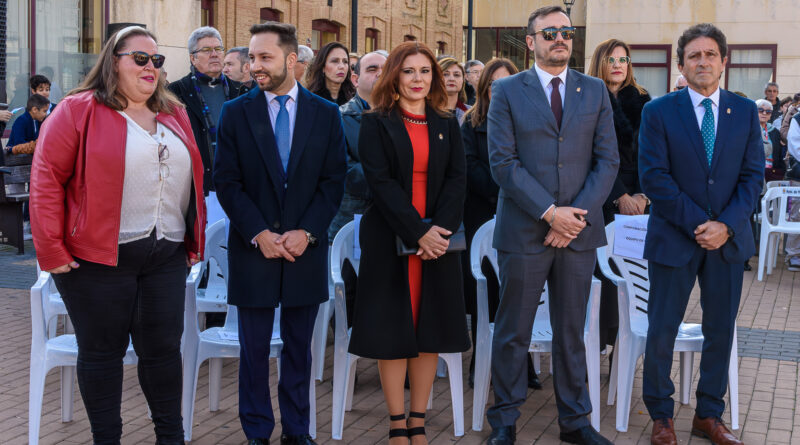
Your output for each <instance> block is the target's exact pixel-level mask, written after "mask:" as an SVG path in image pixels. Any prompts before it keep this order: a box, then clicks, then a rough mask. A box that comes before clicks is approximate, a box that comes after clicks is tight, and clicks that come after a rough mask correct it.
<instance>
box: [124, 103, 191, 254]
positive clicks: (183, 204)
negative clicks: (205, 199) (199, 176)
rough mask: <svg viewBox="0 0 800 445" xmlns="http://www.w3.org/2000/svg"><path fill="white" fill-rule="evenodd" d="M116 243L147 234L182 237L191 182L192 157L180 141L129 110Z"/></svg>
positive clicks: (144, 236)
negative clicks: (152, 128)
mask: <svg viewBox="0 0 800 445" xmlns="http://www.w3.org/2000/svg"><path fill="white" fill-rule="evenodd" d="M119 113H120V114H121V115H122V116H124V117H125V119H126V120H127V121H128V136H127V141H126V145H125V178H124V185H123V191H122V218H121V221H120V228H119V244H125V243H129V242H132V241H136V240H140V239H144V238H147V237H148V236H149V235H150V232H152V231H153V228H155V229H156V239H162V238H166V239H167V240H169V241H175V242H182V241H183V237H184V235H185V234H186V221H185V217H186V212H187V211H188V209H189V199H190V197H191V187H192V161H191V158H190V157H189V150H188V149H187V148H186V145H184V143H183V141H181V139H180V138H179V137H178V136H176V135H175V133H173V132H172V130H170V129H169V128H167V127H166V126H164V125H163V124H162V123H160V122H157V123H156V126H157V128H156V133H155V134H150V133H149V132H148V131H146V130H145V129H144V128H142V127H140V126H139V124H137V123H136V121H134V120H133V119H131V117H130V116H128V115H127V114H125V113H124V112H121V111H120V112H119Z"/></svg>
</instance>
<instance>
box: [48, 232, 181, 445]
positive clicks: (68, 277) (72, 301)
mask: <svg viewBox="0 0 800 445" xmlns="http://www.w3.org/2000/svg"><path fill="white" fill-rule="evenodd" d="M118 258H119V261H118V265H117V267H112V266H105V265H102V264H97V263H92V262H89V261H84V260H81V259H79V258H76V259H75V260H76V261H77V262H78V263H79V264H80V267H79V268H77V269H73V270H72V271H70V272H68V273H65V274H54V275H53V279H54V280H55V283H56V287H58V290H59V292H60V293H61V297H62V298H63V299H64V304H65V305H66V307H67V312H68V313H69V316H70V318H71V319H72V324H73V325H74V327H75V337H76V339H77V341H78V364H77V374H78V386H79V387H80V391H81V397H82V398H83V403H84V405H85V406H86V413H87V414H88V416H89V423H90V424H91V427H92V436H93V438H94V443H95V444H119V443H120V438H121V436H122V418H121V417H120V402H121V399H122V359H123V357H124V356H125V351H126V349H127V348H128V341H129V339H132V340H133V347H134V350H135V351H136V355H137V356H138V357H139V365H138V374H139V384H140V385H141V387H142V392H143V393H144V395H145V398H146V399H147V403H148V405H149V406H150V411H151V413H152V416H153V423H154V424H155V433H156V437H157V439H158V443H165V444H166V443H183V427H182V426H181V387H182V383H181V380H182V368H181V353H180V346H181V334H182V333H183V310H184V289H185V280H186V273H187V267H186V252H185V251H184V247H183V243H176V242H171V241H167V240H163V239H162V240H156V238H155V232H153V233H151V234H150V237H149V238H146V239H143V240H138V241H134V242H131V243H127V244H121V245H120V246H119V257H118Z"/></svg>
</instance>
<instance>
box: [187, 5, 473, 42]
mask: <svg viewBox="0 0 800 445" xmlns="http://www.w3.org/2000/svg"><path fill="white" fill-rule="evenodd" d="M201 3H202V7H203V8H204V11H205V12H204V13H203V22H204V24H210V25H212V26H215V27H216V28H218V29H219V30H220V32H221V33H222V36H223V40H225V45H226V47H232V46H246V45H247V44H248V42H249V41H250V33H249V32H248V29H249V27H250V25H252V24H253V23H260V22H263V21H266V20H272V21H279V22H285V23H291V24H293V25H295V26H296V27H297V37H298V40H299V41H300V43H301V44H304V45H307V46H309V47H311V48H312V49H313V50H314V51H317V50H318V49H319V48H320V47H322V46H323V45H325V44H326V43H328V42H332V41H338V42H341V43H343V44H344V45H345V46H346V47H348V48H350V49H351V51H355V52H358V53H361V54H364V53H366V52H369V51H373V50H377V49H385V50H391V49H392V48H393V47H395V46H396V45H397V44H399V43H401V42H403V41H406V40H418V41H420V42H424V43H425V44H427V45H428V46H429V47H431V49H432V50H434V51H435V52H436V53H437V54H461V52H462V44H463V33H462V22H461V20H462V13H461V0H216V1H209V0H206V1H202V2H201ZM353 8H355V11H356V14H355V16H356V20H355V25H353V16H354V14H353ZM353 26H355V28H356V32H355V35H354V33H353V32H352V31H353ZM353 37H355V44H354V39H353Z"/></svg>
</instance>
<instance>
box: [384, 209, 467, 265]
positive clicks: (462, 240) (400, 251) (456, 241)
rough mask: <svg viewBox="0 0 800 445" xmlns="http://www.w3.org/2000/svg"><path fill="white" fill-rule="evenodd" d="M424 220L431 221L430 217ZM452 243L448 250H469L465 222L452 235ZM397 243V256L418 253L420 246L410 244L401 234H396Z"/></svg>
mask: <svg viewBox="0 0 800 445" xmlns="http://www.w3.org/2000/svg"><path fill="white" fill-rule="evenodd" d="M422 222H426V223H429V224H430V222H431V220H430V219H427V218H426V219H423V220H422ZM449 239H450V245H449V246H447V252H446V253H451V252H461V251H463V250H467V237H466V235H464V224H461V225H460V226H458V230H456V231H455V233H453V234H452V235H450V238H449ZM395 244H396V245H397V256H409V255H416V254H417V251H418V250H419V246H417V245H414V246H408V245H407V244H406V243H405V242H403V239H402V238H400V237H399V236H395Z"/></svg>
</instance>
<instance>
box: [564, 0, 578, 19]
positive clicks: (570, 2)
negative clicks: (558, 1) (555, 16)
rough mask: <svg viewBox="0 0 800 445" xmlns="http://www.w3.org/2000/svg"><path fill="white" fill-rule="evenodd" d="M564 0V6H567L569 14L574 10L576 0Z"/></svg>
mask: <svg viewBox="0 0 800 445" xmlns="http://www.w3.org/2000/svg"><path fill="white" fill-rule="evenodd" d="M563 1H564V6H565V7H566V8H567V16H569V13H570V12H571V11H572V5H574V4H575V0H563Z"/></svg>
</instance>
